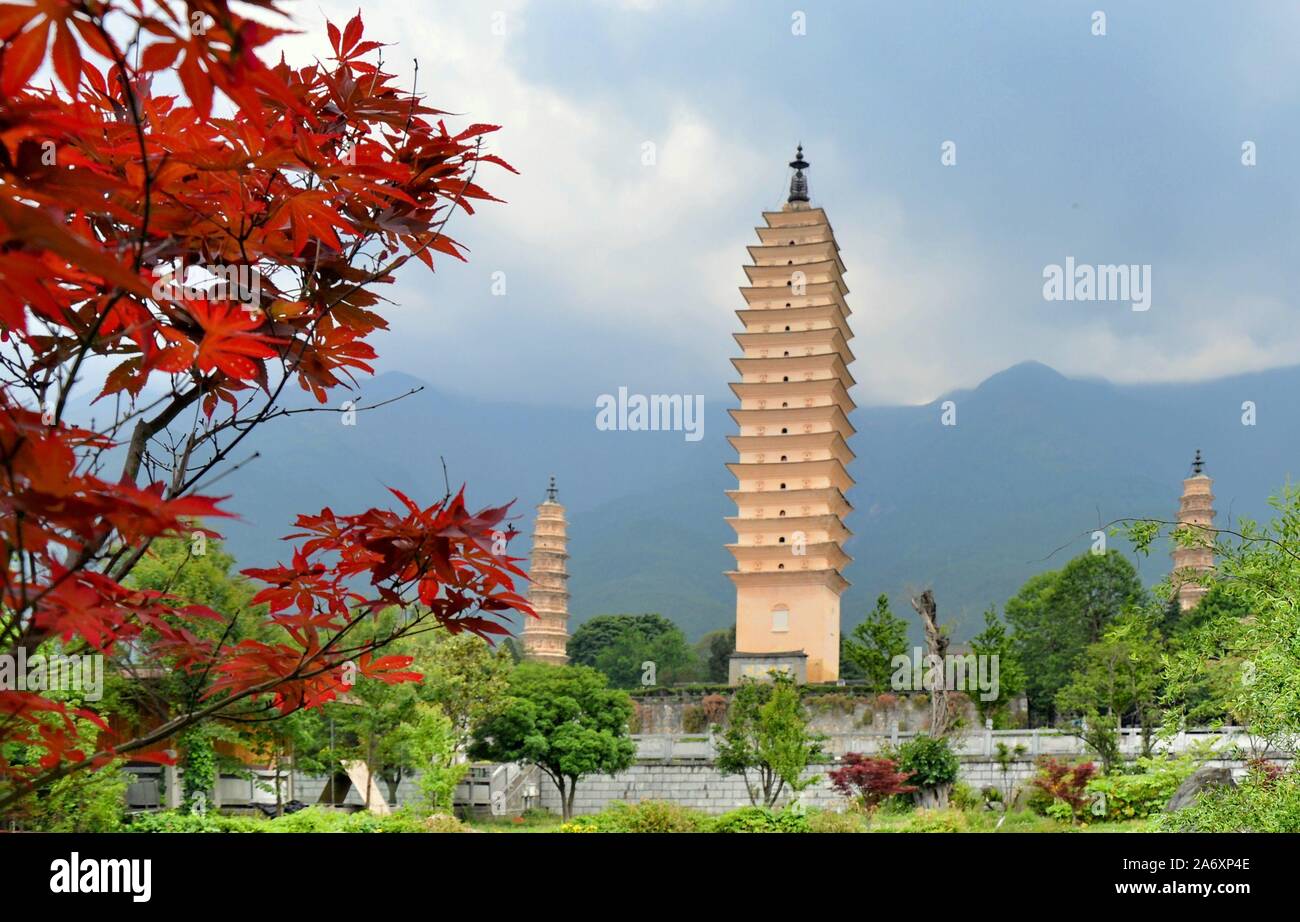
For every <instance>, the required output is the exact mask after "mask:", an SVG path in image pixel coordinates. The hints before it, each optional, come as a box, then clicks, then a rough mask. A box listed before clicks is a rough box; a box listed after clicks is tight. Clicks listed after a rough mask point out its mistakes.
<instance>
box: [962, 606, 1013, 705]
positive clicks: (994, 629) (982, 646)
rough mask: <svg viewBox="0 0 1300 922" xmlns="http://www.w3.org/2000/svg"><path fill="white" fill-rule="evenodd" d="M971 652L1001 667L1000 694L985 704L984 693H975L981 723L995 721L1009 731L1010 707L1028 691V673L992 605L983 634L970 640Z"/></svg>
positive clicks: (985, 618)
mask: <svg viewBox="0 0 1300 922" xmlns="http://www.w3.org/2000/svg"><path fill="white" fill-rule="evenodd" d="M970 648H971V652H972V653H974V654H975V655H976V656H985V657H990V658H992V657H996V660H995V661H996V662H997V664H998V666H997V669H998V682H997V689H996V691H997V694H996V695H995V696H994V697H992V698H989V699H988V700H985V699H984V696H983V695H982V694H981V693H979V692H972V693H971V700H973V701H974V702H975V709H976V710H977V711H978V712H979V715H980V720H981V721H985V720H989V719H992V721H993V723H994V726H995V727H998V728H999V729H1002V728H1006V727H1007V726H1008V725H1009V724H1010V716H1009V705H1010V703H1011V701H1012V700H1014V699H1015V698H1016V696H1017V695H1019V694H1021V693H1022V692H1023V691H1024V690H1025V673H1024V670H1023V669H1022V668H1021V666H1020V658H1019V657H1018V656H1017V654H1016V649H1015V644H1014V643H1013V642H1012V639H1011V632H1010V631H1008V630H1007V626H1006V624H1004V623H1003V621H1002V619H1001V618H999V617H998V612H997V609H996V608H994V607H993V606H991V605H990V606H989V607H988V609H987V610H986V611H985V612H984V630H982V631H980V632H979V633H978V634H976V635H975V636H974V637H972V638H971V642H970Z"/></svg>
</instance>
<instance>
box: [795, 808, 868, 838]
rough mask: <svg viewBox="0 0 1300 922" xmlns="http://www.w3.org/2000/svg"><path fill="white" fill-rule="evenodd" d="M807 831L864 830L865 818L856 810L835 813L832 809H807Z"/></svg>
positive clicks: (839, 831) (865, 827)
mask: <svg viewBox="0 0 1300 922" xmlns="http://www.w3.org/2000/svg"><path fill="white" fill-rule="evenodd" d="M808 831H809V832H831V833H844V832H866V831H867V818H866V817H865V816H863V815H862V814H861V813H858V812H857V811H856V810H849V811H846V812H844V813H836V812H835V811H834V810H809V811H808Z"/></svg>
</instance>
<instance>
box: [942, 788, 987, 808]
mask: <svg viewBox="0 0 1300 922" xmlns="http://www.w3.org/2000/svg"><path fill="white" fill-rule="evenodd" d="M948 802H949V803H951V804H952V805H953V806H954V807H956V808H957V809H958V810H975V809H978V808H979V807H982V806H984V797H983V795H981V794H980V792H979V791H977V790H975V789H974V788H973V787H971V786H970V785H969V784H967V783H966V782H964V781H958V782H957V783H956V784H954V785H953V786H952V793H951V794H949V795H948Z"/></svg>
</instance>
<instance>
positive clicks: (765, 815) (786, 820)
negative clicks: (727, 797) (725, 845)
mask: <svg viewBox="0 0 1300 922" xmlns="http://www.w3.org/2000/svg"><path fill="white" fill-rule="evenodd" d="M811 829H812V827H811V825H810V823H809V820H808V815H807V814H801V813H795V812H794V811H793V810H772V809H771V808H769V807H741V808H740V809H739V810H732V811H731V812H730V813H724V814H722V816H720V817H718V818H717V819H716V820H714V821H713V829H712V831H713V832H810V831H811Z"/></svg>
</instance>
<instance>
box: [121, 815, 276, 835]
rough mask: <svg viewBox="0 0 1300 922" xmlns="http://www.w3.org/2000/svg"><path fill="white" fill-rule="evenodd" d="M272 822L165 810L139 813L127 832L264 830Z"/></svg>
mask: <svg viewBox="0 0 1300 922" xmlns="http://www.w3.org/2000/svg"><path fill="white" fill-rule="evenodd" d="M269 825H270V824H269V823H268V822H267V821H266V820H259V819H256V818H254V817H251V816H222V815H221V814H219V813H204V814H198V813H181V812H178V811H175V810H164V811H159V812H157V813H137V814H135V815H134V816H133V817H131V822H130V823H129V824H128V825H127V826H126V827H125V831H126V832H264V831H268V830H266V829H264V827H266V826H269Z"/></svg>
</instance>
